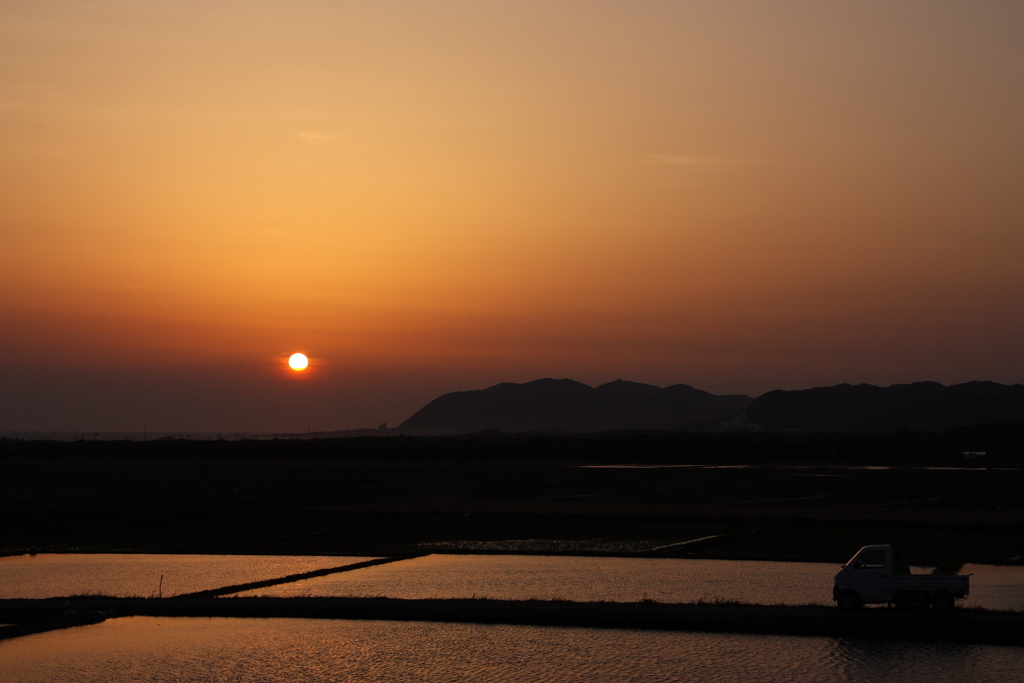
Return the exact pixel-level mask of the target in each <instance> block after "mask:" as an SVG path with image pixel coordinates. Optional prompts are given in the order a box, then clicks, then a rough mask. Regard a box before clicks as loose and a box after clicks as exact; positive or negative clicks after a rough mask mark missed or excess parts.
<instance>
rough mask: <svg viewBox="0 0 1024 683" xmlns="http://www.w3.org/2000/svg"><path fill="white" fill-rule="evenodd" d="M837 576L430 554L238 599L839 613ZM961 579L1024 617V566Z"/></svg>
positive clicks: (806, 568) (822, 570)
mask: <svg viewBox="0 0 1024 683" xmlns="http://www.w3.org/2000/svg"><path fill="white" fill-rule="evenodd" d="M838 569H839V565H835V564H825V563H817V562H757V561H749V560H692V559H670V558H664V559H662V558H635V557H556V556H530V555H429V556H427V557H420V558H416V559H412V560H406V561H403V562H395V563H391V564H386V565H379V566H376V567H369V568H367V569H361V570H359V571H355V572H347V573H344V574H332V575H330V576H324V577H319V578H314V579H308V580H305V581H296V582H294V583H288V584H280V585H277V586H270V587H268V588H261V589H258V590H254V591H247V592H245V593H240V594H238V595H245V596H254V595H263V596H274V597H295V596H331V597H343V596H370V597H372V596H380V595H383V596H387V597H391V598H409V599H418V598H472V597H474V596H475V597H478V598H494V599H500V600H528V599H538V600H572V601H576V602H594V601H601V600H606V601H611V602H639V601H641V600H645V599H651V600H656V601H658V602H697V601H700V600H705V601H709V602H715V601H735V602H744V603H751V604H763V605H772V604H787V605H805V604H817V605H832V604H834V603H833V602H832V577H833V575H834V574H835V573H836V571H837V570H838ZM963 572H964V573H969V572H972V573H973V576H971V597H970V598H969V599H968V601H967V602H966V603H964V604H965V605H968V606H978V607H989V608H995V609H1022V608H1024V567H996V566H992V565H965V567H964V569H963Z"/></svg>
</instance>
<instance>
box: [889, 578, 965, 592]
mask: <svg viewBox="0 0 1024 683" xmlns="http://www.w3.org/2000/svg"><path fill="white" fill-rule="evenodd" d="M970 580H971V579H970V574H956V575H938V576H936V575H932V574H918V575H913V574H912V575H910V576H894V577H892V588H893V590H905V591H906V590H909V591H936V590H947V591H950V592H954V593H963V594H964V595H966V594H967V590H968V586H970Z"/></svg>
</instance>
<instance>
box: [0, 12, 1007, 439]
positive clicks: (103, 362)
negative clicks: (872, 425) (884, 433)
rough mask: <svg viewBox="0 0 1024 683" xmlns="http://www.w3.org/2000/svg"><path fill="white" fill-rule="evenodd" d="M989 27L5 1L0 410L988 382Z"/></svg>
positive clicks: (18, 420)
mask: <svg viewBox="0 0 1024 683" xmlns="http://www.w3.org/2000/svg"><path fill="white" fill-rule="evenodd" d="M1022 35H1024V3H1021V2H1016V1H1013V2H1009V1H1006V2H997V1H992V2H947V1H941V0H927V1H922V2H906V1H893V0H886V1H879V2H870V1H865V2H861V1H859V2H820V1H814V2H810V1H808V2H790V1H773V2H730V1H717V0H716V1H715V2H682V1H677V2H664V1H663V2H636V1H635V0H634V1H631V2H625V1H623V2H603V1H596V0H585V1H583V0H581V1H578V2H576V1H572V2H567V1H563V0H544V1H527V0H522V1H516V2H497V1H496V2H479V1H478V0H473V1H465V2H421V1H409V2H386V1H385V2H373V3H367V2H341V1H338V0H331V1H326V0H325V1H322V2H317V1H301V0H300V1H292V2H271V1H269V0H246V1H244V2H242V1H203V2H196V1H192V0H173V1H172V0H152V1H148V2H136V1H134V0H132V1H129V0H123V1H122V0H91V1H90V2H81V1H80V0H74V1H67V2H59V1H54V2H49V1H45V0H42V1H41V0H33V1H31V2H28V1H21V0H6V1H5V2H4V3H2V4H0V430H60V429H67V430H136V429H137V430H140V431H141V430H142V428H143V425H144V424H145V425H146V427H147V429H149V430H151V431H155V430H178V431H285V430H296V431H297V430H302V431H305V430H306V429H307V428H311V429H313V430H322V429H338V428H349V427H359V426H376V425H377V424H379V423H380V422H384V421H387V422H389V423H391V424H392V425H395V424H397V423H398V422H400V421H401V420H403V419H405V418H406V417H408V416H409V415H411V414H412V413H413V412H414V411H415V410H416V409H418V408H419V407H420V406H422V405H423V404H424V403H426V402H427V401H428V400H430V399H432V398H434V397H436V396H437V395H439V394H441V393H444V392H447V391H453V390H461V389H474V388H483V387H485V386H489V385H491V384H495V383H497V382H501V381H516V382H522V381H529V380H532V379H537V378H539V377H545V376H550V377H571V378H574V379H578V380H580V381H583V382H586V383H588V384H592V385H596V384H600V383H603V382H607V381H610V380H614V379H618V378H623V379H629V380H634V381H641V382H648V383H651V384H657V385H661V386H665V385H669V384H678V383H685V384H691V385H693V386H696V387H698V388H701V389H705V390H708V391H712V392H715V393H747V394H751V395H757V394H759V393H762V392H764V391H767V390H770V389H773V388H786V389H795V388H806V387H811V386H822V385H829V384H837V383H840V382H851V383H859V382H869V383H873V384H883V385H887V384H893V383H902V382H911V381H920V380H935V381H939V382H943V383H946V384H950V383H957V382H962V381H968V380H974V379H985V380H994V381H998V382H1004V383H1017V382H1022V381H1024V354H1022V352H1021V349H1022V348H1024V49H1021V36H1022ZM294 351H303V352H305V353H307V354H308V355H309V356H310V358H311V362H312V364H311V367H310V369H309V370H307V371H306V372H305V373H303V374H301V375H297V374H296V373H291V372H290V371H288V370H287V369H286V366H285V364H284V361H285V359H286V357H287V356H288V355H289V354H290V353H292V352H294Z"/></svg>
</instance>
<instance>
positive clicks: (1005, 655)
mask: <svg viewBox="0 0 1024 683" xmlns="http://www.w3.org/2000/svg"><path fill="white" fill-rule="evenodd" d="M1022 670H1024V648H1012V647H1000V646H991V645H950V644H948V643H941V644H927V643H917V642H884V641H873V640H852V639H840V638H826V637H792V636H765V635H741V634H711V633H676V632H657V631H628V630H614V629H581V628H559V627H532V626H491V625H473V624H436V623H422V622H384V621H344V620H317V619H258V620H257V619H226V618H202V619H197V618H178V619H167V618H155V617H127V618H122V619H112V620H108V621H106V622H104V623H102V624H97V625H94V626H86V627H81V628H75V629H67V630H63V631H53V632H50V633H45V634H38V635H33V636H28V637H25V638H17V639H14V640H9V641H3V642H0V680H3V681H5V682H6V683H43V682H49V681H55V680H60V681H64V682H66V683H100V682H102V683H120V682H122V681H123V682H127V681H139V680H145V681H150V682H151V683H165V682H166V683H182V682H191V681H240V682H249V681H261V682H264V683H277V682H282V683H284V682H288V683H291V682H292V681H312V682H318V681H332V682H340V683H344V682H346V681H368V682H374V681H416V682H423V683H434V682H438V683H440V682H449V681H452V682H455V681H466V680H472V681H513V680H514V681H533V682H536V683H546V682H547V681H558V682H560V683H574V682H576V681H580V682H582V681H587V682H590V681H622V682H646V681H719V682H722V683H731V682H736V683H739V682H743V683H747V682H749V681H794V682H797V683H813V682H816V681H873V682H874V681H879V682H908V683H909V682H918V681H928V682H929V683H947V682H950V683H952V682H953V681H991V682H993V683H1001V682H1003V681H1018V680H1020V671H1022Z"/></svg>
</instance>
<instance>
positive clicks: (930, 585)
mask: <svg viewBox="0 0 1024 683" xmlns="http://www.w3.org/2000/svg"><path fill="white" fill-rule="evenodd" d="M900 564H901V563H899V562H897V561H896V560H895V558H894V553H893V549H892V546H889V545H866V546H864V547H863V548H861V549H860V550H858V551H857V553H856V554H855V555H854V556H853V557H852V558H850V561H849V562H847V563H846V564H844V565H843V566H842V567H841V568H840V569H839V571H838V572H836V574H835V577H834V579H833V585H832V599H833V600H835V601H836V604H837V605H838V606H839V607H840V608H841V609H843V610H855V609H857V608H859V607H860V606H861V605H865V604H879V603H887V604H895V605H896V606H897V607H904V606H911V605H914V604H923V605H931V607H932V609H934V610H936V611H938V612H948V611H950V610H952V609H953V606H954V604H955V601H956V600H957V599H959V598H964V597H966V596H967V594H968V590H969V586H970V578H969V576H968V575H958V576H935V575H929V574H922V575H911V574H910V568H909V567H907V566H906V565H903V567H900ZM894 567H895V569H896V571H895V572H894Z"/></svg>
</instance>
